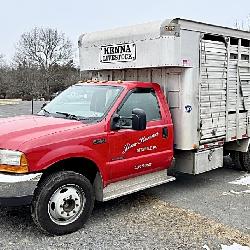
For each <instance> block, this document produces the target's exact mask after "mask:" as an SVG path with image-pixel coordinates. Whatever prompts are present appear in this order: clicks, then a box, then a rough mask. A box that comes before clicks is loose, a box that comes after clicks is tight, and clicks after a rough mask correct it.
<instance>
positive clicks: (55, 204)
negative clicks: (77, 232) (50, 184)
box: [48, 184, 86, 225]
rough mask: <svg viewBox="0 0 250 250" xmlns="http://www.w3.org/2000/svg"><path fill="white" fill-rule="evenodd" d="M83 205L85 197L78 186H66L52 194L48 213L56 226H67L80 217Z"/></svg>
mask: <svg viewBox="0 0 250 250" xmlns="http://www.w3.org/2000/svg"><path fill="white" fill-rule="evenodd" d="M85 203H86V197H85V194H84V192H83V190H82V189H81V188H80V187H79V186H78V185H75V184H67V185H64V186H62V187H60V188H58V189H57V190H56V191H55V192H54V193H53V194H52V196H51V198H50V200H49V204H48V213H49V216H50V218H51V220H52V221H53V222H54V223H56V224H57V225H68V224H70V223H72V222H74V221H76V220H77V219H78V218H79V217H80V215H81V214H82V211H83V210H84V207H85Z"/></svg>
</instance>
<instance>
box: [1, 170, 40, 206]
mask: <svg viewBox="0 0 250 250" xmlns="http://www.w3.org/2000/svg"><path fill="white" fill-rule="evenodd" d="M41 176H42V174H41V173H36V174H23V175H20V174H18V175H13V174H5V173H0V205H2V206H6V205H26V204H28V203H30V202H31V200H32V196H33V194H34V191H35V189H36V187H37V184H38V182H39V180H40V179H41Z"/></svg>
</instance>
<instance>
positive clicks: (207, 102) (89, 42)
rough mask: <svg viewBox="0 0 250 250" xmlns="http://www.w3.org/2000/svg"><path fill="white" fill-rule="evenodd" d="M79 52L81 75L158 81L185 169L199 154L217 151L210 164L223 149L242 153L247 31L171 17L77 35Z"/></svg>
mask: <svg viewBox="0 0 250 250" xmlns="http://www.w3.org/2000/svg"><path fill="white" fill-rule="evenodd" d="M79 53H80V69H81V74H82V77H83V78H87V79H97V80H139V81H150V82H157V83H159V84H160V85H161V87H162V89H163V90H164V93H165V95H166V98H167V101H168V104H169V106H170V110H171V114H172V118H173V122H174V129H175V149H176V150H177V155H178V151H180V150H181V151H183V150H185V153H184V154H182V158H183V157H184V158H190V157H191V158H192V160H190V161H191V162H192V164H193V167H194V164H195V163H193V162H195V161H197V160H194V159H195V154H199V153H201V151H202V155H203V156H202V157H204V151H205V150H206V149H209V150H210V151H208V152H207V154H208V155H207V158H208V159H209V153H210V152H211V149H212V148H216V149H220V150H219V151H218V150H214V151H213V152H215V151H216V152H218V153H217V154H218V155H220V157H219V160H216V162H217V161H219V164H217V163H214V164H215V165H216V164H217V165H222V154H223V147H224V148H226V149H230V150H236V151H244V152H245V151H247V150H248V145H249V134H250V131H249V130H250V122H249V121H250V118H249V117H250V97H249V95H250V32H247V31H242V30H236V29H232V28H226V27H220V26H216V25H211V24H205V23H200V22H195V21H190V20H184V19H180V18H175V19H167V20H165V21H161V22H152V23H146V24H141V25H135V26H130V27H125V28H118V29H113V30H108V31H100V32H94V33H89V34H83V35H81V36H80V38H79ZM179 153H180V152H179ZM189 154H190V155H189ZM185 155H186V156H185ZM177 158H178V157H177ZM214 158H216V159H218V157H214ZM197 162H199V160H198V161H197ZM212 168H215V167H214V166H213V167H211V169H212ZM192 171H193V172H194V170H192ZM199 171H200V172H202V171H203V170H197V171H195V172H199ZM204 171H207V170H204ZM204 171H203V172H204ZM186 172H188V170H187V171H186Z"/></svg>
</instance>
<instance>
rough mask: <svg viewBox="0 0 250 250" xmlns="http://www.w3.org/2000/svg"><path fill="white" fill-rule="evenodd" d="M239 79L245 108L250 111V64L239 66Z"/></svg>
mask: <svg viewBox="0 0 250 250" xmlns="http://www.w3.org/2000/svg"><path fill="white" fill-rule="evenodd" d="M239 80H240V87H241V95H242V97H243V104H244V109H245V110H247V111H250V65H249V66H245V67H243V66H239Z"/></svg>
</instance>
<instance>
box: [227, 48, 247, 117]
mask: <svg viewBox="0 0 250 250" xmlns="http://www.w3.org/2000/svg"><path fill="white" fill-rule="evenodd" d="M229 51H230V55H229V70H228V89H229V91H228V111H229V112H233V111H235V112H236V111H237V105H239V107H238V110H244V106H243V98H242V96H241V95H240V85H239V84H238V62H239V60H240V58H239V56H240V52H241V51H242V48H241V46H239V45H230V47H229ZM237 93H239V102H238V104H237V96H238V95H237Z"/></svg>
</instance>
